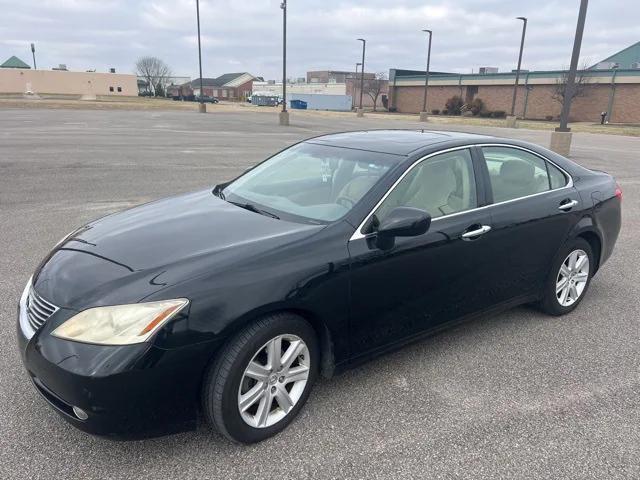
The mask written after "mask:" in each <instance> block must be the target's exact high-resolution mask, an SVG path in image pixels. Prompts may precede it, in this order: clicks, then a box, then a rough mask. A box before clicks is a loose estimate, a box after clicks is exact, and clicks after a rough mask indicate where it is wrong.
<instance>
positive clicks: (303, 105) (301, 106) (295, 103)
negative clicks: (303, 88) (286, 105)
mask: <svg viewBox="0 0 640 480" xmlns="http://www.w3.org/2000/svg"><path fill="white" fill-rule="evenodd" d="M291 108H294V109H296V110H306V109H307V102H305V101H304V100H291Z"/></svg>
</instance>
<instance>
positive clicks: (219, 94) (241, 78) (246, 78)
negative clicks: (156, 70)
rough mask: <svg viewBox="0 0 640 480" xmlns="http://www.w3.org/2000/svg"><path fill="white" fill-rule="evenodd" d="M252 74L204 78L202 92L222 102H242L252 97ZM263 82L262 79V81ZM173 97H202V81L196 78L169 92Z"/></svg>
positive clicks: (232, 74) (256, 78) (228, 74)
mask: <svg viewBox="0 0 640 480" xmlns="http://www.w3.org/2000/svg"><path fill="white" fill-rule="evenodd" d="M258 79H259V78H258V77H254V76H253V75H251V74H250V73H247V72H241V73H225V74H224V75H220V76H219V77H217V78H202V90H203V92H204V94H205V95H208V96H210V97H216V98H219V99H221V100H232V101H241V100H245V99H246V98H247V97H248V96H250V95H251V91H252V90H253V82H254V80H258ZM260 80H261V79H260ZM169 92H170V95H171V96H182V97H189V96H191V95H200V79H199V78H196V79H195V80H192V81H191V82H187V83H185V84H184V85H180V87H178V88H176V87H174V88H171V89H170V90H169Z"/></svg>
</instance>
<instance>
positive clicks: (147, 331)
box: [51, 298, 189, 345]
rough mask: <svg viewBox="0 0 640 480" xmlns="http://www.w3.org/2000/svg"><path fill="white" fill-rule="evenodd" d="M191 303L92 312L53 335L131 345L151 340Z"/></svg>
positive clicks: (164, 302) (80, 315) (179, 301)
mask: <svg viewBox="0 0 640 480" xmlns="http://www.w3.org/2000/svg"><path fill="white" fill-rule="evenodd" d="M188 303H189V300H187V299H185V298H179V299H176V300H162V301H160V302H148V303H135V304H132V305H114V306H109V307H96V308H90V309H88V310H85V311H83V312H80V313H78V314H77V315H75V316H73V317H71V318H70V319H69V320H67V321H66V322H64V323H63V324H62V325H60V326H59V327H58V328H56V329H55V330H54V331H53V332H52V333H51V335H53V336H54V337H58V338H64V339H66V340H73V341H75V342H84V343H99V344H102V345H129V344H132V343H142V342H145V341H146V340H148V339H149V337H150V336H151V335H153V334H154V332H156V331H157V330H158V329H159V328H160V327H161V326H162V325H164V324H165V323H167V322H168V321H169V320H170V319H171V318H172V317H173V316H174V315H175V314H176V313H178V312H179V311H180V310H181V309H182V308H184V306H185V305H187V304H188Z"/></svg>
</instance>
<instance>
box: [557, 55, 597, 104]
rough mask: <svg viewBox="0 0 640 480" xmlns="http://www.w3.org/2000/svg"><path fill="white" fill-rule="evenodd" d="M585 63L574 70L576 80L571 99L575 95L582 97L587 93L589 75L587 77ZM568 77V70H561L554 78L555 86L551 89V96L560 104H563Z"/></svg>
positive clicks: (575, 96)
mask: <svg viewBox="0 0 640 480" xmlns="http://www.w3.org/2000/svg"><path fill="white" fill-rule="evenodd" d="M586 72H587V65H583V66H582V68H581V69H580V70H578V71H577V72H576V81H575V85H574V88H573V95H572V96H571V99H570V100H571V101H573V99H574V98H577V97H584V96H585V95H586V94H587V86H588V83H589V77H587V74H586ZM568 78H569V71H568V70H566V69H565V70H563V71H562V73H561V74H560V77H558V78H556V84H555V88H554V89H553V95H552V96H551V98H553V99H554V100H555V101H556V102H558V103H559V104H560V105H564V102H565V97H566V93H567V82H568Z"/></svg>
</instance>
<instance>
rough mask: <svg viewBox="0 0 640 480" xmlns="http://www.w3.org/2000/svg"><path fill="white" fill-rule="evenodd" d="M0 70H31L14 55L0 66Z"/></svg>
mask: <svg viewBox="0 0 640 480" xmlns="http://www.w3.org/2000/svg"><path fill="white" fill-rule="evenodd" d="M0 68H31V66H30V65H29V64H27V63H24V62H23V61H22V60H20V59H19V58H18V57H16V56H15V55H14V56H12V57H11V58H9V59H8V60H7V61H6V62H4V63H3V64H2V65H0Z"/></svg>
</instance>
